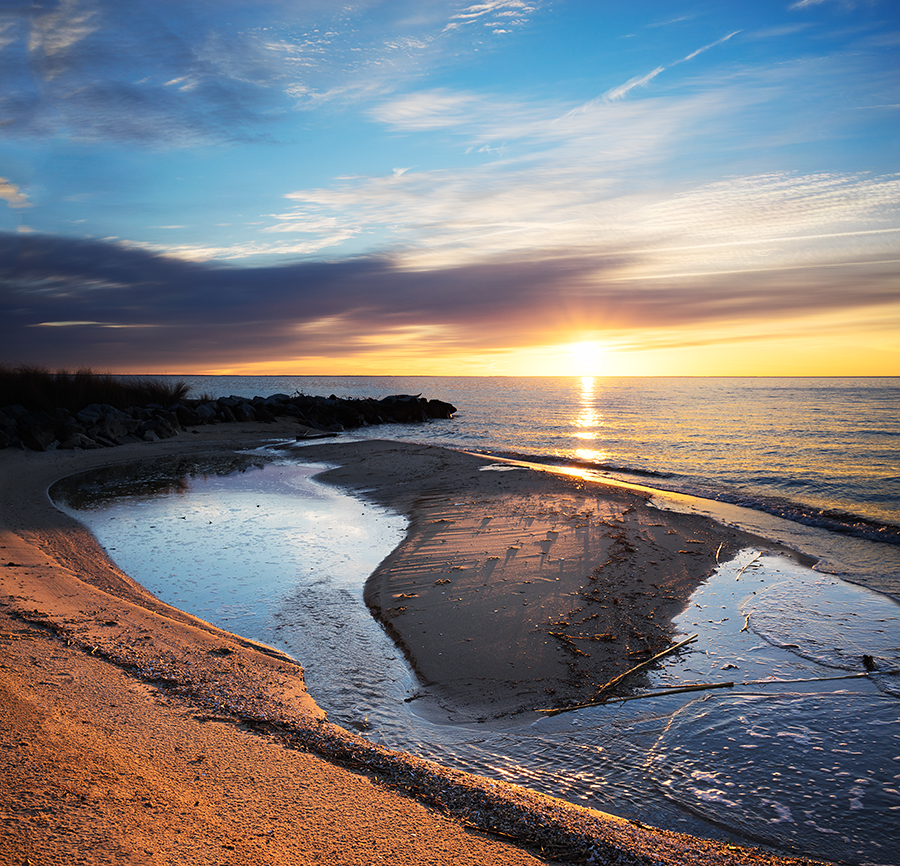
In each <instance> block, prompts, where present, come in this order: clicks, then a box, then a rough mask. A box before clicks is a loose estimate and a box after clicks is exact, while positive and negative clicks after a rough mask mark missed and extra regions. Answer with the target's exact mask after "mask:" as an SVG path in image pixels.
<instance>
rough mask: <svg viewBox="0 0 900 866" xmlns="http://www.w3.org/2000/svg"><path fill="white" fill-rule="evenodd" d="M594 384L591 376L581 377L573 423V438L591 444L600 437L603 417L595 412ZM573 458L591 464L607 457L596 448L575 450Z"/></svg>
mask: <svg viewBox="0 0 900 866" xmlns="http://www.w3.org/2000/svg"><path fill="white" fill-rule="evenodd" d="M595 400H596V383H595V380H594V377H593V376H582V377H581V400H580V409H579V412H578V415H577V416H576V417H575V418H574V420H573V423H574V426H575V428H576V430H575V434H574V438H576V439H580V440H582V441H583V442H593V441H594V440H596V439H598V438H599V436H600V428H601V427H602V426H603V416H602V415H601V414H600V413H599V412H598V411H597V406H596V402H595ZM574 456H575V457H577V458H578V459H579V460H590V461H593V462H596V461H600V460H604V459H606V458H607V457H609V455H608V454H607V453H606V452H605V451H602V450H598V449H596V448H577V449H576V450H575V452H574Z"/></svg>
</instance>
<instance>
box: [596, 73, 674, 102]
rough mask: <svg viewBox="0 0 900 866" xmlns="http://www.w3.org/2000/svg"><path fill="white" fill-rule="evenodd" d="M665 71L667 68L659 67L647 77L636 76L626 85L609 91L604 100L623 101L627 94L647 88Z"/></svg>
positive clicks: (604, 95)
mask: <svg viewBox="0 0 900 866" xmlns="http://www.w3.org/2000/svg"><path fill="white" fill-rule="evenodd" d="M664 71H665V66H657V67H656V69H654V70H652V71H651V72H648V73H647V74H646V75H636V76H635V77H634V78H629V79H628V81H626V82H625V83H624V84H620V85H619V86H618V87H613V88H612V89H611V90H607V91H606V93H604V94H603V97H602V98H603V99H605V100H606V101H607V102H615V101H616V100H617V99H621V98H622V97H623V96H625V95H626V94H627V93H629V92H630V91H632V90H634V88H635V87H646V86H647V84H649V83H650V82H651V81H652V80H653V79H654V78H656V76H657V75H659V73H660V72H664Z"/></svg>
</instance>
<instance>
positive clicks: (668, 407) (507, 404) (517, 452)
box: [177, 376, 900, 598]
mask: <svg viewBox="0 0 900 866" xmlns="http://www.w3.org/2000/svg"><path fill="white" fill-rule="evenodd" d="M177 378H180V379H182V380H183V381H185V382H187V383H188V384H190V386H191V389H192V394H193V395H195V396H199V395H201V394H208V395H210V396H214V397H222V396H229V395H231V394H235V395H237V396H251V397H252V396H255V395H257V394H259V395H261V396H267V395H269V394H275V393H279V392H280V393H285V394H293V393H295V392H298V391H299V392H301V393H304V394H312V395H321V396H330V395H331V394H335V395H336V396H338V397H383V396H387V395H389V394H421V395H422V396H425V397H429V398H432V397H436V398H438V399H442V400H447V401H449V402H451V403H453V404H454V405H455V406H456V407H457V408H458V410H459V412H458V414H457V415H456V417H455V418H454V419H453V420H451V421H436V422H432V423H430V424H426V425H422V426H408V425H386V426H379V427H372V428H370V429H368V430H355V431H352V434H351V435H353V436H359V437H363V436H374V437H377V438H390V439H400V440H404V441H410V442H423V443H428V444H433V445H444V446H447V447H449V448H456V449H460V450H464V451H476V452H481V453H486V454H492V455H496V456H503V457H511V458H518V459H523V460H527V461H531V462H538V463H557V464H572V463H575V464H577V465H579V466H581V467H584V468H586V469H589V470H593V471H595V472H596V473H597V474H598V476H599V477H603V476H605V477H610V478H613V479H616V480H621V481H627V482H632V483H638V484H641V485H645V486H649V487H653V488H656V489H661V490H670V491H677V492H680V493H688V494H692V495H695V496H699V497H703V498H706V499H708V500H713V501H717V502H721V503H730V504H735V505H739V506H743V507H745V508H748V509H753V510H755V511H758V512H761V513H766V514H771V515H776V516H778V517H781V518H784V519H786V520H787V521H790V522H792V523H796V524H798V525H799V526H806V527H811V528H815V529H821V530H824V532H820V533H815V532H812V533H803V534H802V537H803V541H802V544H803V545H805V546H806V550H807V552H809V553H811V554H812V555H814V556H816V557H817V558H819V559H821V560H823V563H824V565H825V567H827V568H828V570H831V571H835V572H837V573H840V574H841V575H842V576H844V577H845V578H848V579H852V580H854V581H858V582H861V583H865V584H866V585H867V586H871V587H873V588H876V589H878V590H880V591H882V592H890V593H892V594H894V595H896V596H897V597H898V598H900V571H898V568H897V565H898V561H897V559H896V556H897V551H895V550H890V551H887V552H886V559H885V560H884V561H882V557H881V556H879V549H880V547H881V544H886V545H890V546H893V547H896V546H900V379H898V378H846V379H835V378H821V379H784V378H750V379H734V378H647V379H645V378H616V379H607V378H509V377H486V378H479V377H420V376H408V377H376V376H372V377H369V376H356V377H334V378H323V377H312V376H299V377H219V376H198V377H191V376H186V377H177ZM762 527H765V524H762ZM750 528H761V527H760V526H754V527H750ZM829 535H832V536H834V537H829ZM854 538H855V539H866V540H872V541H877V542H879V544H878V545H877V546H875V547H871V546H867V545H856V546H854V545H850V544H846V543H843V542H845V541H847V540H849V539H854ZM785 540H789V541H792V542H793V543H794V544H795V545H796V544H798V543H800V542H799V539H798V538H786V539H785Z"/></svg>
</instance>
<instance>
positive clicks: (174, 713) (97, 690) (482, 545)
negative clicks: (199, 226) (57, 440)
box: [0, 425, 809, 864]
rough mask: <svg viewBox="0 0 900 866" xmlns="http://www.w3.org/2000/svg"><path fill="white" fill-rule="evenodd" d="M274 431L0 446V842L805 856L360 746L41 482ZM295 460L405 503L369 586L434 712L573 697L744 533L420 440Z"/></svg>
mask: <svg viewBox="0 0 900 866" xmlns="http://www.w3.org/2000/svg"><path fill="white" fill-rule="evenodd" d="M295 433H296V426H295V425H223V426H221V427H213V428H203V429H202V430H201V431H200V432H198V433H197V434H194V435H192V434H190V433H184V434H182V435H181V436H180V437H178V438H177V439H173V440H167V441H165V442H160V443H154V444H152V445H150V444H146V445H145V444H140V445H129V446H123V447H120V448H115V449H108V450H102V451H89V452H49V453H45V454H38V453H30V452H18V451H16V452H12V451H4V452H0V566H2V567H0V619H2V622H0V647H2V656H0V658H2V662H0V694H2V697H0V719H2V723H0V746H2V748H0V810H2V812H3V815H4V819H5V820H4V822H3V826H2V829H0V860H2V861H3V862H10V863H17V862H20V863H25V862H27V861H28V860H29V859H30V860H31V861H32V862H40V863H57V862H58V863H62V862H67V863H107V862H109V863H112V862H116V863H121V862H134V863H184V862H191V863H202V864H205V863H234V864H238V863H247V862H259V863H270V862H271V863H275V862H278V863H288V864H291V863H298V864H299V863H303V864H306V863H310V864H311V863H323V864H325V863H328V864H332V863H334V864H337V863H347V864H350V863H354V864H356V863H367V862H378V863H397V864H400V863H423V864H424V863H435V864H444V863H447V864H449V863H455V864H458V863H498V864H500V863H542V862H550V861H551V860H561V861H563V862H595V863H672V864H674V863H776V862H783V863H788V862H793V863H797V862H809V861H798V860H790V859H780V858H777V857H774V856H772V855H770V854H768V853H765V852H762V851H758V850H755V849H743V848H736V847H734V846H727V845H722V844H718V843H713V842H708V841H705V840H699V839H694V838H693V837H688V836H683V835H678V834H673V833H668V832H666V831H665V830H658V829H653V828H649V827H645V826H643V825H640V824H638V823H635V822H628V821H624V820H621V819H618V818H615V817H612V816H608V815H604V814H603V813H600V812H597V811H594V810H588V809H583V808H580V807H577V806H573V805H570V804H568V803H565V802H562V801H559V800H555V799H552V798H549V797H545V796H542V795H538V794H535V793H532V792H529V791H526V790H524V789H521V788H515V787H513V786H509V785H505V784H501V783H495V782H490V781H487V780H484V779H479V778H477V777H473V776H469V775H467V774H464V773H460V772H456V771H451V770H447V769H445V768H442V767H440V766H438V765H436V764H433V763H429V762H426V761H422V760H419V759H417V758H415V757H414V756H411V755H406V754H404V753H400V752H392V751H390V750H388V749H384V748H382V747H378V746H374V745H372V744H370V743H368V742H367V741H365V740H364V739H362V738H360V737H358V736H356V735H354V734H352V733H349V732H347V731H344V730H342V729H340V728H338V727H336V726H334V725H331V724H330V723H329V722H328V721H327V720H326V719H325V718H324V714H323V713H322V712H321V710H320V709H319V708H318V707H317V706H316V705H315V702H314V701H313V700H312V699H311V698H310V697H309V695H308V694H307V693H306V690H305V687H304V685H303V677H302V673H303V672H302V668H301V667H300V665H298V664H297V662H295V661H293V660H291V659H289V658H287V657H285V656H282V655H281V654H279V653H277V652H274V651H272V650H269V649H268V648H265V647H261V646H258V645H255V644H253V643H252V642H251V641H247V640H244V639H242V638H240V637H237V636H235V635H232V634H229V633H228V632H224V631H222V630H221V629H217V628H215V627H214V626H211V625H209V624H208V623H205V622H202V621H201V620H198V619H196V618H195V617H192V616H190V615H188V614H185V613H183V612H181V611H178V610H176V609H174V608H171V607H169V606H168V605H165V604H163V603H162V602H160V601H158V600H157V599H155V598H154V597H153V596H151V595H150V594H149V593H147V592H146V591H145V590H143V588H142V587H140V586H138V585H137V584H135V583H134V582H133V581H132V580H131V579H130V578H129V577H128V576H127V575H124V574H122V573H121V572H120V571H119V570H118V569H117V568H116V567H115V566H114V565H113V564H112V563H111V562H110V561H109V560H108V559H107V558H106V556H105V554H104V553H103V551H102V550H101V549H100V548H99V546H98V545H97V544H96V542H95V541H94V540H93V538H92V536H90V534H89V533H87V531H86V530H84V529H83V528H82V527H81V526H80V525H79V524H77V523H75V522H74V521H72V520H71V519H70V518H69V517H67V516H66V515H64V514H62V513H61V512H59V511H58V510H57V509H56V508H55V507H54V506H53V505H52V503H51V502H50V500H49V499H48V497H47V493H46V491H47V488H48V487H49V486H50V484H51V483H53V482H54V481H56V480H57V479H59V478H61V477H63V476H65V475H67V474H70V473H72V472H76V471H80V470H82V469H87V468H91V467H99V466H104V465H110V464H113V463H122V462H127V461H133V460H139V459H144V458H147V457H160V456H166V455H172V456H173V457H174V456H175V455H179V454H185V453H199V452H202V451H209V450H221V449H230V448H236V447H240V446H242V445H248V444H253V443H256V444H260V443H261V442H262V441H263V440H264V439H271V438H278V437H281V436H284V437H288V436H293V435H294V434H295ZM300 453H301V455H302V456H303V457H304V458H305V459H309V460H315V461H323V462H329V463H334V464H340V468H338V469H335V470H331V471H330V472H329V473H327V475H326V479H327V480H330V481H332V482H334V483H341V484H344V485H346V486H348V487H349V488H351V489H353V490H355V491H357V492H361V493H363V494H364V495H366V496H368V497H371V498H372V499H374V500H376V501H379V502H381V503H383V504H386V505H390V506H391V507H393V508H396V509H397V510H400V511H402V512H404V513H406V514H408V515H409V518H410V521H411V525H410V531H409V533H408V536H407V538H406V540H405V541H404V543H403V544H402V545H401V546H400V548H398V550H397V551H395V552H394V554H392V555H391V557H389V558H388V559H387V560H386V561H385V562H384V563H383V564H382V566H381V567H380V568H379V569H378V571H377V572H376V573H375V574H374V575H373V576H372V578H371V579H370V581H369V583H368V584H367V600H368V602H369V604H370V605H371V606H372V608H373V610H374V611H375V612H376V613H378V615H379V616H381V617H382V618H383V620H384V621H385V622H386V623H388V624H389V625H390V627H391V629H392V631H393V633H394V634H395V635H396V636H397V638H398V640H399V641H400V642H401V643H402V645H403V646H404V647H405V649H406V652H407V654H408V656H409V658H410V660H411V662H412V663H413V665H414V667H415V669H416V670H417V672H418V673H419V676H420V678H421V679H422V683H423V684H422V689H421V696H420V697H419V698H418V700H420V701H421V702H422V704H423V706H425V707H427V708H428V709H429V711H430V712H432V713H433V714H436V715H441V716H443V717H450V718H460V719H463V718H494V719H501V720H502V719H503V718H505V717H507V716H509V715H510V714H514V713H521V712H533V711H534V710H536V709H540V708H541V705H549V704H553V705H557V704H565V703H567V702H573V701H574V702H578V701H580V700H582V699H583V698H584V696H585V695H589V694H591V693H592V692H593V691H594V690H595V689H596V686H597V684H599V683H602V682H605V681H606V680H608V679H610V678H612V677H613V676H615V675H616V674H617V673H618V672H620V671H622V670H624V669H625V667H626V666H629V665H631V664H632V663H634V660H635V659H640V658H641V657H643V656H644V655H645V654H646V653H648V652H651V651H652V650H653V649H654V648H655V647H657V646H662V645H665V644H666V643H667V642H668V641H669V639H670V627H669V626H668V620H667V617H668V616H670V615H671V613H673V612H675V611H676V610H677V609H680V607H681V606H683V604H684V599H685V598H686V594H687V593H689V591H690V589H691V588H692V587H693V586H696V584H697V582H698V581H700V580H701V579H702V577H703V576H704V575H705V574H707V573H708V572H709V570H710V569H711V568H712V566H713V564H714V561H715V553H716V550H717V549H718V548H719V545H720V544H722V545H724V546H723V547H722V551H723V554H722V555H724V551H726V550H728V549H729V548H731V549H734V547H733V546H737V545H740V544H741V539H740V538H739V537H737V536H736V535H735V534H734V533H732V532H731V531H730V530H726V529H722V528H720V527H717V526H716V525H715V524H712V523H709V522H707V521H704V520H702V519H699V518H693V517H690V518H689V517H680V516H674V515H669V514H662V513H660V512H656V511H653V510H651V509H648V508H647V506H646V505H645V503H644V502H643V501H642V500H641V498H640V497H639V496H637V495H635V494H632V493H626V492H624V491H617V490H613V489H606V488H603V489H602V490H598V488H597V487H596V486H595V485H592V486H590V487H589V488H586V487H585V486H584V484H583V483H582V482H580V481H578V480H577V479H561V478H555V477H553V476H546V475H544V474H543V473H540V474H538V473H530V472H524V471H521V470H513V471H506V472H500V471H496V470H489V471H481V469H482V467H483V466H484V465H485V461H484V460H483V459H481V458H475V457H470V456H468V455H460V454H456V453H454V452H448V451H444V450H441V449H432V448H424V447H420V446H407V445H402V444H398V443H383V442H371V443H340V442H331V441H329V442H327V443H325V444H321V445H318V444H315V445H308V446H304V449H303V450H301V452H300ZM538 478H539V479H540V480H538ZM445 581H448V582H445ZM504 605H505V607H504ZM401 608H403V609H402V610H401ZM426 639H427V640H426ZM301 661H302V660H301Z"/></svg>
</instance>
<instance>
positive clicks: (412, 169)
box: [0, 0, 900, 376]
mask: <svg viewBox="0 0 900 866" xmlns="http://www.w3.org/2000/svg"><path fill="white" fill-rule="evenodd" d="M898 49H900V4H898V3H897V2H896V0H778V2H774V0H753V2H750V3H733V2H723V0H683V2H682V0H665V2H662V0H659V2H658V0H590V2H588V0H481V2H467V0H459V2H451V0H381V2H378V0H360V2H347V3H341V2H330V0H152V2H150V0H129V2H128V3H123V2H122V0H0V362H3V363H8V364H20V363H25V364H38V365H42V366H47V367H50V368H68V369H72V368H80V367H85V366H89V367H92V368H94V369H95V370H98V371H109V372H120V373H135V374H136V373H170V374H185V375H187V374H232V375H239V374H246V375H261V374H284V375H288V374H294V375H302V374H308V375H357V374H370V375H414V374H423V375H514V376H515V375H561V376H569V375H571V376H584V375H594V376H602V375H614V376H644V375H655V376H668V375H686V376H706V375H709V376H750V375H763V376H766V375H779V376H818V375H821V376H832V375H847V376H857V375H864V376H876V375H893V376H897V375H900V134H898V131H900V50H898Z"/></svg>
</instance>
